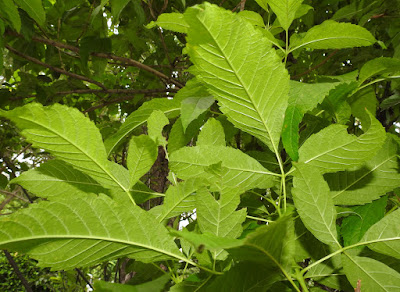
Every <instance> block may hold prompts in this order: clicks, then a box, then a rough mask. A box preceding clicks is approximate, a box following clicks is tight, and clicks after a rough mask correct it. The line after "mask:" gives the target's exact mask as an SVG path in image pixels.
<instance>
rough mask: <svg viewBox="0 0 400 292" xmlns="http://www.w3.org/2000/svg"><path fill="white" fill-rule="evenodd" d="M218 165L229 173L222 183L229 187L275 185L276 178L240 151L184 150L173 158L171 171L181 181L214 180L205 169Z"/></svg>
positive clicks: (198, 148)
mask: <svg viewBox="0 0 400 292" xmlns="http://www.w3.org/2000/svg"><path fill="white" fill-rule="evenodd" d="M218 162H222V164H221V166H222V167H223V168H224V169H225V171H224V173H223V174H222V179H221V181H222V182H223V184H224V185H226V186H236V187H240V188H241V189H242V190H246V189H252V188H268V187H271V186H272V185H273V184H274V183H275V177H274V176H277V175H276V174H274V173H272V172H270V171H268V170H267V169H265V168H264V167H262V166H261V164H260V163H259V162H258V161H257V160H255V159H254V158H251V157H250V156H248V155H246V154H244V153H243V152H241V151H240V150H238V149H234V148H230V147H223V146H211V145H202V146H196V147H185V148H182V149H180V150H177V151H175V152H174V153H172V154H171V156H170V168H171V170H172V171H173V172H174V173H176V175H177V176H178V177H179V178H181V179H189V178H196V177H199V178H200V177H202V178H205V179H210V180H212V179H213V177H214V175H213V174H211V173H209V172H207V171H206V169H205V168H206V167H208V166H211V165H214V164H216V163H218Z"/></svg>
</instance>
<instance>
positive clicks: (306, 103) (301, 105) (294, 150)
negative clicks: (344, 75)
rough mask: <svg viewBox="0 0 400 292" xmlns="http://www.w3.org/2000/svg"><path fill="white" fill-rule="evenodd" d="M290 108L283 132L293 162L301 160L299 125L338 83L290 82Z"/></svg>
mask: <svg viewBox="0 0 400 292" xmlns="http://www.w3.org/2000/svg"><path fill="white" fill-rule="evenodd" d="M289 84H290V90H289V106H288V108H287V109H286V113H285V120H284V123H283V130H282V142H283V146H284V147H285V150H286V151H287V153H288V154H289V155H290V157H291V158H292V160H294V161H297V160H298V159H299V153H298V148H299V124H300V122H301V120H302V118H303V116H304V114H305V113H306V112H307V111H310V110H312V109H314V108H315V107H316V106H317V105H318V104H319V103H321V102H322V101H323V100H324V97H325V96H326V95H327V94H328V92H329V91H330V90H331V89H333V88H334V87H335V86H337V84H338V83H314V84H307V83H303V82H297V81H290V83H289Z"/></svg>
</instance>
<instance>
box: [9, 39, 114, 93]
mask: <svg viewBox="0 0 400 292" xmlns="http://www.w3.org/2000/svg"><path fill="white" fill-rule="evenodd" d="M5 47H6V48H7V50H9V51H10V52H12V53H14V54H15V55H17V56H19V57H21V58H24V59H25V60H28V61H30V62H32V63H35V64H37V65H40V66H43V67H46V68H48V69H50V70H53V71H55V72H58V73H60V74H64V75H67V76H70V77H72V78H75V79H79V80H82V81H86V82H89V83H92V84H95V85H97V86H98V87H100V88H103V89H106V87H105V86H104V85H103V84H101V83H100V82H97V81H95V80H92V79H90V78H87V77H85V76H82V75H78V74H75V73H71V72H68V71H66V70H64V69H61V68H57V67H54V66H51V65H49V64H46V63H44V62H42V61H40V60H38V59H36V58H33V57H31V56H27V55H25V54H23V53H21V52H19V51H17V50H16V49H14V48H13V47H10V46H9V45H5Z"/></svg>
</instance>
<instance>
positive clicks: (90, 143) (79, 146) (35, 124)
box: [0, 103, 129, 193]
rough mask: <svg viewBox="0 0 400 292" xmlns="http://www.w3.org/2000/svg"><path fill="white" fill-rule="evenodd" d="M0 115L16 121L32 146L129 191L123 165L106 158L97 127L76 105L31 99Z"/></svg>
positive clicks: (113, 185) (107, 182)
mask: <svg viewBox="0 0 400 292" xmlns="http://www.w3.org/2000/svg"><path fill="white" fill-rule="evenodd" d="M0 116H3V117H6V118H8V119H10V120H12V121H13V122H14V123H16V124H17V126H18V127H19V128H20V129H21V130H22V135H24V136H25V137H26V138H27V140H28V141H30V142H31V143H32V145H33V146H34V147H37V148H43V149H46V150H48V151H49V152H50V153H51V154H53V155H54V156H56V157H57V158H59V159H62V160H64V161H66V162H68V163H70V164H71V165H73V166H74V167H75V168H76V169H78V170H80V171H82V172H84V173H87V174H89V175H90V176H91V177H93V178H94V179H96V180H97V181H98V182H99V183H101V184H103V185H105V186H107V187H114V188H119V189H120V190H121V191H123V192H125V193H129V181H126V180H124V177H125V176H126V175H125V174H124V171H126V169H123V168H121V166H119V165H117V164H115V163H113V162H111V161H108V160H107V155H106V151H105V148H104V145H103V141H102V138H101V135H100V132H99V130H98V129H97V127H96V126H95V125H94V124H93V122H91V121H90V120H89V119H87V118H85V116H84V115H83V114H82V113H81V112H79V111H78V110H77V109H75V108H68V107H66V106H63V105H59V104H55V105H53V106H50V107H43V106H42V105H40V104H37V103H31V104H28V105H25V106H23V107H19V108H16V109H14V110H12V111H7V112H6V111H0ZM117 174H119V175H117Z"/></svg>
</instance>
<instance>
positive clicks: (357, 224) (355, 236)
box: [340, 197, 387, 246]
mask: <svg viewBox="0 0 400 292" xmlns="http://www.w3.org/2000/svg"><path fill="white" fill-rule="evenodd" d="M386 205H387V198H386V197H383V198H380V199H379V200H376V201H373V202H372V203H369V204H367V205H364V206H359V207H356V208H353V209H352V211H353V212H354V213H355V214H350V215H349V216H348V217H346V218H345V219H343V221H342V225H341V229H340V233H341V234H342V237H343V243H344V246H348V245H352V244H355V243H357V242H359V241H360V239H361V238H362V237H363V236H364V234H365V232H367V230H368V229H369V228H370V227H371V226H372V225H374V224H375V223H376V222H378V221H379V220H381V219H382V218H383V216H384V215H385V209H386Z"/></svg>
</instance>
